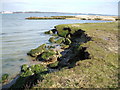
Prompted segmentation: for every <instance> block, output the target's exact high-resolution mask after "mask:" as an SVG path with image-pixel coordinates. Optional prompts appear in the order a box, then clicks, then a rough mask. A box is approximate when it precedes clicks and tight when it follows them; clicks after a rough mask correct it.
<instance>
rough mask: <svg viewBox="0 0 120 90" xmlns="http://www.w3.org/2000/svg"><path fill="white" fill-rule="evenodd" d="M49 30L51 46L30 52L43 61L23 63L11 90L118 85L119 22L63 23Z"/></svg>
mask: <svg viewBox="0 0 120 90" xmlns="http://www.w3.org/2000/svg"><path fill="white" fill-rule="evenodd" d="M46 33H50V34H51V35H52V37H51V38H50V39H49V41H50V42H51V43H52V44H51V46H49V45H46V44H43V45H41V46H39V47H38V48H36V49H32V50H31V51H30V52H28V55H31V56H32V57H34V58H35V60H38V61H40V62H42V63H41V64H39V65H33V66H28V65H23V66H22V67H21V74H20V78H19V79H18V80H17V81H16V83H15V84H14V85H13V86H12V87H11V89H12V88H23V89H28V88H46V87H47V88H60V87H64V88H67V87H68V88H70V87H74V88H96V87H97V88H109V87H110V88H116V87H117V84H118V77H117V75H118V73H117V70H118V65H117V61H118V57H117V56H118V55H117V43H118V42H117V37H118V33H117V22H111V23H97V24H96V23H85V24H63V25H57V26H55V29H53V30H50V31H48V32H46ZM55 71H57V72H55Z"/></svg>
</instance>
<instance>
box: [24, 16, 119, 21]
mask: <svg viewBox="0 0 120 90" xmlns="http://www.w3.org/2000/svg"><path fill="white" fill-rule="evenodd" d="M25 19H28V20H43V19H44V20H46V19H78V20H103V21H117V20H118V17H117V16H97V15H76V16H51V17H27V18H25Z"/></svg>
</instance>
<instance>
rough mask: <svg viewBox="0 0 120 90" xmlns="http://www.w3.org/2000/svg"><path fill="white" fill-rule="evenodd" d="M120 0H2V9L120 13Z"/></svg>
mask: <svg viewBox="0 0 120 90" xmlns="http://www.w3.org/2000/svg"><path fill="white" fill-rule="evenodd" d="M118 1H119V0H1V1H0V3H1V4H2V8H1V11H42V12H73V13H95V14H111V15H117V14H118Z"/></svg>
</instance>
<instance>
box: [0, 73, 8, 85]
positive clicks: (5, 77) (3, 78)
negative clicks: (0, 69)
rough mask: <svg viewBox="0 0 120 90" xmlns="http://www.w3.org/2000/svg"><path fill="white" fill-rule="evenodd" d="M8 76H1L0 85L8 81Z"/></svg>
mask: <svg viewBox="0 0 120 90" xmlns="http://www.w3.org/2000/svg"><path fill="white" fill-rule="evenodd" d="M8 77H9V74H3V75H2V78H1V80H0V82H1V83H5V82H6V81H7V80H8Z"/></svg>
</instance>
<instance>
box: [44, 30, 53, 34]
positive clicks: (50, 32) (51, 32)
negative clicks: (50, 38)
mask: <svg viewBox="0 0 120 90" xmlns="http://www.w3.org/2000/svg"><path fill="white" fill-rule="evenodd" d="M45 34H53V31H51V30H49V31H46V32H45Z"/></svg>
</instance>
